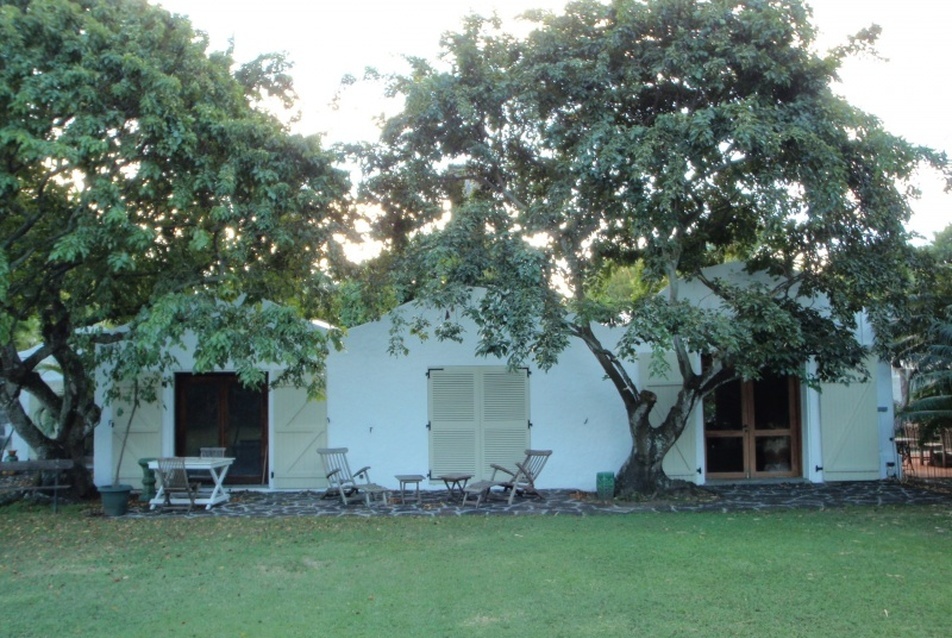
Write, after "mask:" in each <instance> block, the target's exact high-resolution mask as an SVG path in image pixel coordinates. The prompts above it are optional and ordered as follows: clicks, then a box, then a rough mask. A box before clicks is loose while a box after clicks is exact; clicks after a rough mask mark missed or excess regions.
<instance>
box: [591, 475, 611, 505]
mask: <svg viewBox="0 0 952 638" xmlns="http://www.w3.org/2000/svg"><path fill="white" fill-rule="evenodd" d="M595 487H596V489H597V490H598V500H600V501H610V500H611V499H612V497H614V496H615V473H614V472H599V473H598V474H596V475H595Z"/></svg>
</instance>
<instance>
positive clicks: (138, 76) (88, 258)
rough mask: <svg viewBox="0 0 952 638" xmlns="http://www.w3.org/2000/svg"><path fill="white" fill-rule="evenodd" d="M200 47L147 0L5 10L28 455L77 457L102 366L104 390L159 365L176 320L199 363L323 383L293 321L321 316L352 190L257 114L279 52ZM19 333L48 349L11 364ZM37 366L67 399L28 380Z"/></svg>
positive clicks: (279, 82)
mask: <svg viewBox="0 0 952 638" xmlns="http://www.w3.org/2000/svg"><path fill="white" fill-rule="evenodd" d="M206 46H207V41H206V39H205V37H204V35H202V34H200V33H197V32H195V31H194V30H193V29H192V27H191V25H190V24H189V23H188V22H187V21H186V20H185V19H184V18H181V17H173V16H172V15H170V14H169V13H167V12H166V11H164V10H162V9H160V8H157V7H155V6H153V5H151V4H149V3H147V2H145V1H144V0H120V1H116V2H106V1H102V0H37V1H26V0H20V1H16V0H15V1H6V2H3V3H0V59H2V60H3V63H2V65H0V348H2V349H3V367H2V375H3V378H4V380H5V381H7V382H8V383H9V384H11V385H9V386H8V387H9V388H10V389H9V390H8V391H7V394H5V395H4V396H3V398H4V400H5V401H13V397H14V395H15V394H16V393H18V392H19V391H20V390H25V391H27V392H30V393H32V394H34V395H35V396H37V397H38V398H39V400H40V401H41V402H42V403H44V404H46V405H47V406H48V407H49V408H50V409H51V411H52V412H54V413H57V414H58V415H59V416H58V420H59V422H60V424H61V426H62V429H60V430H58V432H57V434H56V436H55V437H53V438H49V437H45V436H40V433H39V432H35V433H33V434H31V435H29V436H27V434H29V427H28V426H29V423H28V422H27V421H24V422H23V423H21V424H19V425H18V428H19V429H21V434H24V436H27V440H28V442H29V443H30V445H31V446H34V447H37V448H40V449H47V450H51V449H53V448H57V447H59V448H60V449H62V447H64V446H70V445H71V446H73V447H75V443H76V440H77V439H81V438H82V436H84V435H85V434H88V432H89V430H90V428H91V427H93V426H94V425H95V423H96V422H97V421H98V406H96V405H95V404H94V402H93V383H92V378H91V375H92V372H93V369H94V366H95V363H96V362H95V359H96V357H97V356H103V357H104V358H105V362H106V363H107V364H108V365H109V366H111V367H112V373H113V376H114V378H116V379H125V380H128V379H130V378H132V377H135V376H136V375H138V374H140V373H142V372H143V371H155V370H157V369H159V370H161V369H164V367H165V366H167V365H168V364H170V363H171V361H170V359H169V358H168V357H167V356H166V355H163V353H162V350H163V348H165V346H166V343H167V342H169V341H170V342H171V343H173V344H175V343H180V342H181V339H182V336H183V334H184V331H185V329H191V330H193V331H194V332H195V333H196V335H197V342H198V343H199V344H200V346H199V348H198V351H197V359H198V366H199V367H200V368H201V369H203V370H208V369H212V368H215V367H218V366H224V365H226V364H228V365H234V366H235V367H236V368H237V370H238V372H239V374H240V375H241V377H242V379H243V380H244V381H246V382H248V383H254V382H255V381H256V380H259V379H260V377H261V372H260V370H258V369H257V367H256V366H257V365H258V364H259V363H260V364H261V365H267V364H272V363H274V364H277V363H278V362H282V363H287V364H288V365H289V373H288V374H289V377H290V379H284V380H290V381H295V382H300V381H302V380H303V379H304V378H310V379H319V378H320V376H321V375H320V373H321V369H322V362H323V355H324V354H325V353H326V350H327V347H328V341H327V339H326V337H325V336H318V335H323V334H324V333H322V332H321V331H316V330H312V329H311V328H310V326H309V325H308V324H307V323H306V322H304V318H308V317H315V316H324V317H326V318H331V319H332V317H329V316H328V315H329V312H330V311H332V310H333V303H334V302H333V298H332V286H331V276H332V274H333V272H334V271H335V269H336V268H337V265H338V263H339V262H340V261H341V255H342V253H341V250H340V247H339V245H338V243H339V238H340V237H342V236H345V235H346V234H347V232H348V231H347V228H348V227H349V221H348V216H349V209H348V207H347V205H346V199H345V197H346V193H347V191H348V184H347V180H346V178H345V176H344V174H343V173H342V172H341V171H339V170H337V169H335V168H333V166H332V164H331V162H332V157H331V155H330V154H329V153H327V152H325V151H323V150H322V149H321V147H320V144H319V140H318V139H317V138H316V137H310V138H305V137H301V136H297V135H291V134H290V133H289V132H288V130H287V129H286V127H285V125H283V124H282V123H281V122H280V121H279V120H278V119H277V118H276V117H275V116H274V115H271V114H268V113H266V112H264V111H262V110H258V109H257V108H256V107H255V104H256V103H258V102H259V101H260V100H263V99H266V98H277V99H278V100H279V101H281V100H283V101H284V102H285V104H290V103H291V102H290V101H291V100H292V99H293V91H292V88H291V84H290V78H289V76H288V74H287V68H288V65H287V63H286V61H285V60H284V59H283V58H282V57H281V56H276V55H265V56H261V57H260V58H258V59H257V60H255V61H253V62H251V63H249V64H246V65H243V66H240V67H239V66H236V65H235V63H234V61H233V60H232V59H231V58H230V56H229V55H228V54H222V53H214V54H208V53H207V52H206V50H205V49H206ZM269 300H270V301H273V302H275V303H279V304H282V305H283V306H284V308H283V309H277V308H275V307H273V306H272V305H269V304H268V303H266V302H267V301H269ZM32 322H38V324H39V333H40V335H41V340H40V341H41V350H40V351H39V355H42V356H39V355H38V356H36V357H31V358H29V359H22V360H21V359H20V357H19V356H18V355H17V348H18V346H19V345H20V344H18V343H15V342H14V340H13V335H14V334H16V333H17V331H20V330H22V329H23V327H24V326H29V325H32ZM120 325H121V326H125V327H124V328H123V330H121V331H117V330H110V329H109V327H115V326H120ZM43 357H52V358H53V359H54V360H55V361H56V362H57V364H58V365H59V367H60V368H61V369H62V371H63V375H64V377H65V380H66V382H65V387H66V388H67V395H68V396H66V397H57V396H56V393H54V392H52V391H51V389H50V388H48V387H45V385H44V384H43V382H42V381H41V380H40V379H39V378H38V377H36V376H35V375H33V374H32V371H33V370H35V369H36V366H37V365H38V363H39V360H40V359H41V358H43ZM229 362H232V363H231V364H229ZM284 380H282V381H284ZM315 383H318V382H315ZM312 390H314V391H315V392H319V391H320V388H319V387H318V386H317V385H314V386H312ZM71 393H72V396H69V395H70V394H71ZM60 453H61V452H60Z"/></svg>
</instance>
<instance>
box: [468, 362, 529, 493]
mask: <svg viewBox="0 0 952 638" xmlns="http://www.w3.org/2000/svg"><path fill="white" fill-rule="evenodd" d="M481 376H482V382H483V383H482V466H481V468H480V470H481V474H480V476H479V479H483V478H489V476H490V475H491V474H492V468H491V467H489V465H490V463H499V464H500V465H504V466H506V467H514V464H515V462H516V461H521V460H522V459H524V458H525V456H526V448H527V447H529V381H528V380H529V375H528V372H527V371H525V370H518V371H516V372H510V371H508V370H506V369H492V370H485V371H482V375H481Z"/></svg>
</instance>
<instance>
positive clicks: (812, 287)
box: [358, 0, 948, 494]
mask: <svg viewBox="0 0 952 638" xmlns="http://www.w3.org/2000/svg"><path fill="white" fill-rule="evenodd" d="M810 16H811V14H810V10H809V9H808V8H807V7H806V6H804V5H803V4H801V3H800V2H799V1H797V0H744V1H740V0H710V1H708V2H699V1H695V0H647V1H643V2H638V1H631V0H616V1H613V2H609V3H600V2H595V1H590V0H589V1H581V2H574V3H572V4H570V5H569V6H568V7H567V8H566V10H565V14H564V15H554V14H550V13H545V12H532V13H530V14H527V16H526V17H527V18H528V19H529V20H531V21H533V22H534V23H535V29H534V30H533V31H532V32H531V33H529V34H528V35H527V36H525V37H517V36H514V35H512V34H509V33H507V32H506V31H505V30H503V28H502V25H501V24H500V22H499V21H498V20H497V19H495V18H484V17H479V16H471V17H469V18H467V19H466V21H465V22H464V24H463V27H462V29H461V30H460V31H459V32H457V33H449V34H447V35H445V36H444V37H443V39H442V48H443V51H442V55H441V59H440V60H439V61H438V62H432V63H431V62H428V61H426V60H422V59H411V60H409V62H410V64H411V70H410V72H409V73H408V74H406V75H398V76H393V77H390V78H389V84H388V90H389V92H390V94H391V95H393V96H400V97H402V99H403V100H404V102H403V104H404V106H403V109H402V111H401V112H400V113H399V114H397V115H395V116H394V117H392V118H390V119H388V120H387V121H386V122H385V123H384V125H383V127H382V132H381V139H380V142H379V143H378V144H376V145H372V146H367V147H364V148H362V149H358V150H359V155H360V156H361V158H362V162H363V170H364V174H365V175H366V178H365V180H364V182H363V184H362V191H361V192H362V194H363V197H364V198H365V199H366V201H368V202H372V203H374V204H376V205H377V207H378V208H379V210H380V214H379V216H378V217H377V218H376V220H375V224H376V226H375V228H376V232H377V239H380V240H383V241H384V242H385V245H386V246H387V247H388V248H389V249H390V251H391V252H397V253H399V254H400V256H401V257H400V263H401V264H402V266H401V268H399V269H398V268H394V269H393V270H394V271H395V272H398V273H400V274H401V276H402V278H401V279H400V280H399V283H398V284H397V289H398V290H401V291H404V294H405V295H406V297H407V298H416V299H418V300H420V301H421V303H426V304H433V305H438V306H455V307H456V308H458V309H459V308H462V309H464V310H465V312H466V313H467V314H468V315H469V316H470V317H472V318H473V319H474V320H475V322H476V324H477V325H478V337H479V345H478V352H479V353H480V354H487V355H489V354H491V355H498V356H502V357H505V358H507V359H508V360H509V362H510V363H512V364H513V365H515V364H518V363H520V362H523V361H526V360H534V361H535V362H536V363H537V364H538V365H539V366H541V367H543V368H546V367H548V366H551V365H552V364H553V363H554V362H555V361H556V359H557V357H558V354H559V352H561V351H562V350H563V349H564V348H565V347H566V346H567V344H568V343H569V342H570V340H572V339H579V340H581V341H582V342H583V343H584V344H585V345H586V346H587V347H588V348H589V349H590V350H591V352H592V354H593V356H594V357H595V358H596V359H597V360H598V363H599V364H600V366H601V369H602V371H603V372H604V374H605V375H606V377H607V378H608V379H609V380H610V381H611V382H612V383H613V384H614V387H615V388H616V389H617V391H618V395H619V397H620V399H621V401H622V402H623V403H624V406H625V409H626V412H627V415H628V422H629V429H630V432H631V443H632V449H631V453H630V456H629V458H628V460H627V462H626V463H625V464H624V465H623V466H622V467H621V468H620V470H619V472H618V475H617V480H616V486H617V488H618V490H619V492H620V493H621V494H626V493H632V492H651V491H656V490H658V489H662V488H665V487H668V486H670V485H671V481H670V479H669V478H668V477H667V476H666V475H665V474H664V471H663V469H662V465H661V464H662V460H663V458H664V456H665V453H666V452H667V451H668V450H669V449H670V448H671V446H672V445H673V444H674V442H675V441H676V439H677V438H678V436H679V435H680V434H681V433H682V431H683V430H684V427H685V424H686V422H687V419H688V417H689V414H690V413H691V411H692V410H693V409H695V408H696V407H698V406H699V405H701V401H702V399H703V397H704V396H705V395H707V394H708V393H710V392H712V391H713V390H714V389H715V388H717V387H718V386H719V385H720V384H723V383H725V382H727V381H729V380H732V379H736V378H744V379H753V378H757V377H758V376H759V375H760V374H761V371H763V370H765V369H769V370H772V371H774V372H778V373H788V374H796V375H799V376H800V377H802V378H804V379H805V380H806V381H807V382H808V383H814V384H815V383H818V382H820V381H833V380H843V379H847V378H851V377H853V376H862V374H863V369H862V365H863V361H864V359H865V355H866V352H865V350H864V348H863V347H862V346H861V345H860V344H859V343H858V342H857V341H856V339H855V338H854V336H853V331H852V328H853V327H854V326H855V316H856V313H858V312H859V311H861V310H862V309H864V308H865V309H868V310H869V312H870V316H871V319H872V320H873V322H874V323H875V324H876V325H877V326H879V325H883V323H884V322H885V321H886V320H887V319H888V318H890V317H895V316H896V314H895V313H897V312H900V311H901V306H900V304H901V302H902V294H901V293H902V290H903V285H904V279H905V277H906V276H907V269H906V268H905V263H906V261H907V259H908V257H909V254H910V248H909V246H908V244H907V234H906V232H905V230H904V228H903V222H904V221H906V220H907V219H908V216H909V207H908V204H907V197H908V195H909V192H908V191H907V189H908V184H909V179H910V176H911V175H912V173H913V171H914V170H916V169H917V168H918V167H920V166H922V165H927V166H928V165H931V166H933V167H937V168H939V169H940V170H943V171H946V174H947V172H948V166H947V164H946V159H945V157H944V156H942V155H941V154H938V153H935V152H933V151H931V150H929V149H927V148H922V147H918V146H914V145H912V144H910V143H907V142H906V141H904V140H902V139H900V138H897V137H895V136H893V135H890V134H889V133H887V132H886V131H884V130H883V129H882V127H881V125H880V123H879V122H878V121H877V120H876V119H875V118H874V117H872V116H870V115H867V114H865V113H863V112H861V111H859V110H857V109H855V108H853V107H851V106H850V105H849V104H847V103H846V102H845V101H844V100H843V99H841V98H839V97H838V96H837V95H836V94H835V92H834V90H833V87H832V85H833V83H834V81H835V80H836V72H837V69H838V67H839V65H840V63H841V62H842V60H843V59H844V58H845V57H846V56H848V55H851V54H853V53H855V52H858V51H863V50H866V49H868V48H869V47H871V46H872V44H873V43H874V41H875V37H876V35H877V33H878V30H877V29H876V28H871V29H868V30H866V31H864V32H862V33H860V34H858V35H857V36H856V37H855V38H853V39H851V41H850V42H849V43H848V44H847V45H845V46H842V47H839V48H837V49H835V50H833V51H830V52H828V53H826V54H823V55H821V54H819V53H817V52H816V51H815V50H814V48H813V40H814V28H813V27H812V25H811V23H810ZM387 258H388V259H393V257H392V255H390V256H388V257H387ZM728 260H743V261H745V262H746V264H747V268H748V269H749V270H750V271H751V272H764V273H766V274H768V275H769V276H770V277H771V278H772V279H771V281H772V282H773V283H772V284H769V285H768V284H764V285H761V286H755V287H748V288H739V287H736V286H732V285H730V284H729V282H725V281H718V280H709V279H708V278H706V277H705V275H704V273H703V269H704V268H705V267H707V266H710V265H713V264H719V263H723V262H725V261H728ZM639 264H640V266H639V267H640V268H642V271H641V273H642V277H643V279H644V285H645V286H646V288H645V289H646V290H650V289H656V288H657V287H658V286H660V285H662V284H666V285H667V289H666V293H665V294H663V295H661V296H658V295H644V294H635V295H630V296H629V298H628V299H627V300H625V301H624V302H623V303H618V301H619V295H607V296H606V295H605V294H604V291H605V289H604V285H603V284H604V282H605V281H608V280H610V279H611V277H612V276H614V274H615V273H616V272H618V271H620V270H622V269H626V268H632V267H635V266H636V265H639ZM690 279H701V280H703V281H704V283H705V284H706V285H707V286H708V287H709V288H710V289H711V291H712V294H713V295H717V296H718V297H719V298H720V300H721V301H722V304H723V305H722V308H721V310H719V311H715V310H701V309H699V308H697V307H694V306H692V305H691V304H690V303H688V302H687V301H686V300H685V299H683V298H682V296H681V294H680V291H679V283H678V282H679V281H683V280H690ZM470 286H483V287H485V288H486V290H487V292H486V295H485V296H484V297H482V298H481V299H480V300H478V301H475V302H473V301H471V298H470V296H469V294H468V292H467V288H468V287H470ZM823 297H825V298H826V299H827V300H828V304H829V308H828V310H819V309H818V308H817V307H811V306H810V305H806V304H802V303H801V301H802V300H803V299H818V298H823ZM596 323H605V324H612V325H616V326H619V327H621V328H623V332H624V336H623V337H622V339H621V340H620V342H619V343H618V344H617V345H616V344H609V343H603V342H601V341H600V340H599V339H598V337H597V336H596V331H595V330H594V329H593V326H594V325H595V324H596ZM438 333H439V334H440V335H441V336H443V337H449V338H458V336H459V333H458V330H457V329H455V328H454V327H452V326H449V325H445V326H441V327H440V328H439V330H438ZM642 344H650V346H651V348H652V349H653V351H654V355H656V356H654V357H653V359H654V360H655V361H656V362H658V361H660V357H658V356H657V355H659V354H661V353H663V352H673V353H675V354H676V357H677V364H676V370H675V373H676V374H680V378H681V382H682V387H681V391H680V393H679V395H678V399H677V402H676V404H675V405H674V406H673V408H672V409H671V410H670V412H668V413H667V414H664V415H661V417H662V418H661V419H660V423H661V424H660V425H658V426H656V427H652V425H651V423H650V422H649V414H650V413H651V412H652V411H653V410H654V409H655V405H656V396H655V395H654V394H652V393H651V392H649V391H647V390H646V388H645V387H644V386H643V385H641V383H640V382H639V380H638V379H637V377H635V376H633V375H632V374H629V371H628V370H629V367H630V365H631V364H632V362H633V361H635V359H636V358H637V349H638V348H639V346H641V345H642ZM698 354H705V355H707V356H706V357H705V359H706V360H707V359H709V360H710V362H711V363H710V365H709V366H706V367H704V368H703V369H702V368H701V367H700V366H699V365H698V360H699V357H698V356H697V355H698ZM808 360H812V361H815V362H816V365H815V366H814V367H812V368H811V369H812V370H813V372H808V371H807V366H805V365H804V364H805V362H807V361H808Z"/></svg>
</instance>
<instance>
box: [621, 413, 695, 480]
mask: <svg viewBox="0 0 952 638" xmlns="http://www.w3.org/2000/svg"><path fill="white" fill-rule="evenodd" d="M669 418H670V416H669ZM668 420H669V419H665V423H664V424H663V425H662V426H661V427H659V428H654V427H652V426H651V423H650V422H649V421H648V413H647V412H646V411H643V410H641V411H638V412H636V413H633V414H632V413H630V414H629V415H628V424H629V428H630V430H631V435H632V446H631V454H630V455H629V456H628V459H627V460H626V461H625V463H624V464H623V465H622V466H621V469H620V470H619V471H618V475H617V476H616V477H615V495H616V496H618V497H621V498H631V497H633V496H636V495H637V496H645V495H652V494H657V493H659V492H663V491H665V490H667V489H669V488H670V487H671V486H672V485H673V483H674V481H672V479H671V478H670V477H668V475H667V474H665V473H664V469H663V468H662V464H663V462H664V457H665V455H666V454H667V453H668V450H670V449H671V447H672V446H673V445H674V442H675V441H676V440H677V437H678V436H679V435H680V433H681V431H683V430H684V427H683V424H682V426H681V427H680V428H677V434H673V433H672V432H671V431H670V426H668Z"/></svg>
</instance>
